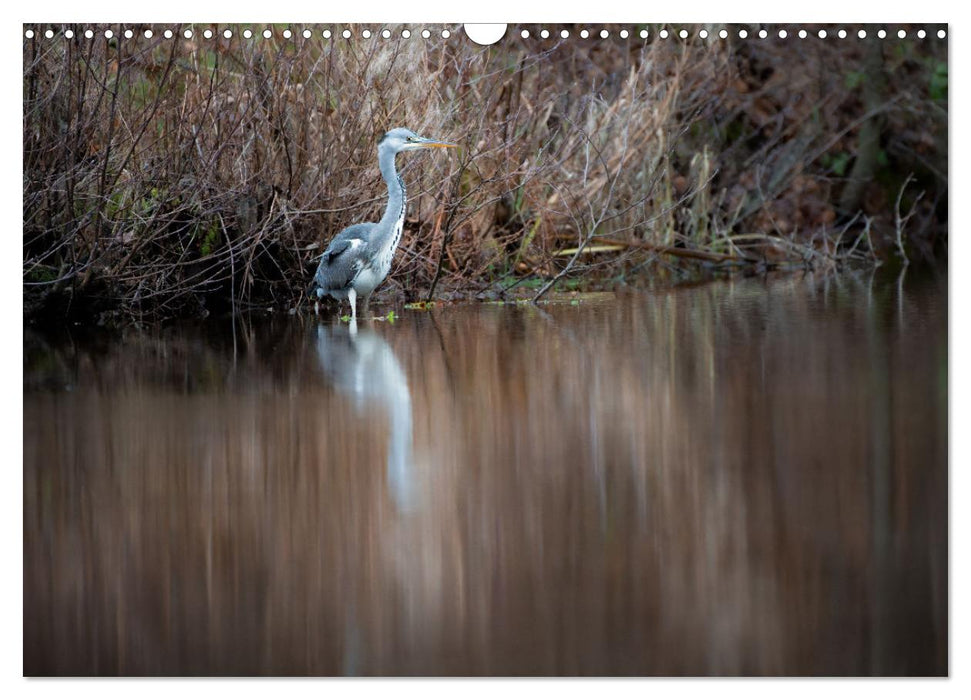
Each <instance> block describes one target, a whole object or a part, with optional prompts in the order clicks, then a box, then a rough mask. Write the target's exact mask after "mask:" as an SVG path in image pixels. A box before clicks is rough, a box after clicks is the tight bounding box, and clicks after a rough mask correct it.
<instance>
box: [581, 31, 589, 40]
mask: <svg viewBox="0 0 971 700" xmlns="http://www.w3.org/2000/svg"><path fill="white" fill-rule="evenodd" d="M589 36H590V32H588V31H587V30H586V29H581V30H580V38H581V39H586V38H587V37H589Z"/></svg>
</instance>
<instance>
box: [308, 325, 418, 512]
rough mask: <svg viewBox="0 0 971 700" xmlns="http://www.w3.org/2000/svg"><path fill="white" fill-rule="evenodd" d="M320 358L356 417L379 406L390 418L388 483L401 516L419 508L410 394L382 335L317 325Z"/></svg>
mask: <svg viewBox="0 0 971 700" xmlns="http://www.w3.org/2000/svg"><path fill="white" fill-rule="evenodd" d="M317 359H318V361H319V362H320V367H321V369H322V370H323V371H324V374H325V375H326V376H327V378H328V380H329V381H330V383H331V385H332V386H333V387H334V388H336V389H337V390H338V391H339V392H341V393H342V394H344V395H345V396H347V397H349V398H350V399H351V400H352V401H353V402H354V408H355V409H356V411H357V412H358V415H364V414H365V413H366V412H367V411H369V410H371V409H373V407H375V406H379V407H381V408H382V409H383V410H384V411H385V413H386V414H387V417H388V424H389V426H390V436H389V440H388V466H387V480H388V481H387V484H388V491H389V492H390V494H391V498H392V499H393V500H394V503H395V506H396V507H397V508H398V511H399V512H403V513H407V512H410V511H413V510H414V509H415V508H416V507H417V505H418V498H417V487H416V484H415V474H414V462H413V455H412V433H411V425H412V419H411V392H410V391H409V390H408V378H407V376H405V373H404V370H402V368H401V364H400V363H399V362H398V358H397V356H396V355H395V353H394V350H392V349H391V346H390V345H388V344H387V343H386V342H385V341H384V339H383V338H381V336H380V335H378V334H377V333H375V332H374V331H371V330H368V329H364V330H361V331H358V329H357V324H353V325H351V326H350V327H349V328H345V327H343V326H335V327H327V326H324V325H322V324H319V325H318V326H317Z"/></svg>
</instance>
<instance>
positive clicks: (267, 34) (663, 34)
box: [24, 28, 947, 39]
mask: <svg viewBox="0 0 971 700" xmlns="http://www.w3.org/2000/svg"><path fill="white" fill-rule="evenodd" d="M99 33H103V34H104V37H105V38H106V39H111V38H112V37H114V36H115V34H114V32H113V31H112V30H111V29H105V30H104V31H103V32H99ZM140 33H141V34H142V36H144V37H145V38H146V39H151V38H152V37H154V36H155V32H154V30H152V29H144V30H140ZM199 33H200V34H201V36H202V37H203V38H205V39H212V38H213V37H214V36H216V34H217V33H220V34H222V36H223V37H224V38H226V39H231V38H232V37H233V36H234V32H233V30H232V29H228V28H227V29H223V30H222V31H221V32H217V31H216V30H213V29H204V30H202V31H201V32H199ZM436 33H439V32H438V31H436ZM733 33H735V35H736V36H738V38H739V39H747V38H748V37H749V36H753V37H755V36H757V37H758V38H760V39H766V38H768V37H769V36H770V32H769V31H768V30H767V29H760V30H758V31H757V32H752V33H750V32H749V30H748V29H745V28H741V29H738V30H737V31H735V32H733ZM873 33H874V35H875V36H876V37H877V38H879V39H885V38H886V37H887V36H888V35H890V34H891V33H892V30H891V32H888V31H887V30H886V29H882V28H881V29H878V30H876V31H875V32H873ZM57 34H61V36H63V37H64V38H65V39H73V38H74V30H72V29H65V30H64V31H63V32H55V31H54V30H53V29H46V30H44V31H43V36H44V37H45V38H47V39H53V38H54V37H55V36H57ZM240 34H241V35H242V37H243V38H244V39H252V38H253V37H254V36H257V35H260V36H262V37H263V38H264V39H271V38H273V35H274V32H273V30H271V29H264V30H263V31H262V32H254V31H253V30H251V29H244V30H242V31H241V32H240ZM280 34H281V35H282V36H283V38H284V39H292V38H293V37H294V36H295V32H293V31H292V30H290V29H284V30H282V32H280ZM299 34H300V35H301V36H302V37H303V38H304V39H310V38H313V36H314V32H313V31H311V30H310V29H304V30H303V31H301V32H299ZM355 34H357V35H358V36H360V38H362V39H370V38H371V37H373V36H378V35H379V36H381V37H383V38H385V39H390V38H391V37H392V35H393V34H399V35H400V36H401V37H402V38H403V39H409V38H411V35H412V32H411V30H410V29H402V30H401V31H400V32H392V31H391V30H390V29H383V30H381V31H380V32H372V31H371V30H370V29H361V30H359V33H358V32H352V31H351V30H350V29H344V30H342V31H339V32H335V31H331V30H330V29H324V30H322V31H321V32H320V36H321V37H322V38H323V39H330V38H332V37H335V36H341V37H343V38H344V39H350V38H352V37H354V36H355ZM635 34H636V36H639V37H640V38H641V39H647V38H648V37H649V36H650V32H648V30H646V29H641V30H639V31H637V32H631V31H629V30H627V29H621V30H620V31H619V32H617V35H618V36H619V37H620V38H621V39H627V38H629V37H631V36H633V35H635ZM772 34H775V36H778V38H780V39H786V38H788V37H789V36H790V32H789V30H787V29H778V30H774V31H773V32H772ZM793 34H794V35H795V36H797V37H799V38H800V39H805V38H807V37H808V36H810V35H811V34H815V36H817V37H818V38H820V39H826V38H827V37H829V36H831V35H832V36H835V37H837V38H840V39H845V38H846V37H848V36H851V32H850V31H848V30H846V29H837V30H832V32H830V31H827V30H826V29H819V30H814V31H813V32H809V31H807V30H806V29H799V30H796V31H794V32H793ZM36 35H37V34H36V33H35V32H34V30H33V29H27V30H25V31H24V36H25V37H26V38H27V39H33V38H34V36H36ZM121 35H122V36H124V37H125V38H126V39H132V38H134V36H135V31H134V30H132V29H125V30H123V31H122V32H121ZM440 35H441V37H442V38H443V39H448V38H449V37H450V36H451V35H452V32H451V31H450V30H449V29H442V30H441V32H440ZM538 35H539V38H541V39H549V38H550V37H551V36H553V35H554V33H551V32H550V30H548V29H541V30H540V31H539V32H538ZM558 35H559V38H561V39H569V38H570V36H571V32H570V30H569V29H561V30H559V32H558ZM577 35H578V36H579V37H580V38H581V39H588V38H590V37H591V36H594V37H596V36H599V37H600V38H601V39H609V38H610V36H611V33H610V31H609V30H607V29H601V30H600V31H599V33H598V32H591V31H590V30H588V29H581V30H580V31H579V32H577ZM656 35H657V37H658V38H660V39H667V38H668V37H674V36H677V37H679V38H681V39H688V38H690V37H691V36H692V32H689V31H688V30H687V29H681V30H678V31H674V30H668V29H661V30H659V31H657V32H656ZM694 35H695V36H697V37H698V38H699V39H708V38H709V37H711V38H714V37H715V36H717V37H718V38H720V39H727V38H728V36H729V31H728V30H727V29H721V30H719V31H717V32H709V31H708V30H707V29H699V30H698V31H697V32H694ZM896 35H897V38H898V39H905V38H907V36H908V33H907V30H905V29H898V30H897V32H896ZM82 36H84V38H86V39H93V38H94V36H95V31H94V30H92V29H86V30H84V32H83V33H82ZM162 36H163V37H165V38H166V39H171V38H173V37H174V36H175V31H173V30H172V29H165V30H163V31H162ZM182 36H183V37H184V38H186V39H191V38H192V37H193V36H195V32H194V31H193V30H192V29H184V30H182ZM419 36H421V37H422V38H423V39H430V38H431V36H432V32H431V31H430V30H428V29H423V30H421V32H419ZM520 36H521V37H522V38H523V39H528V38H530V36H531V34H530V31H529V30H528V29H523V30H521V31H520ZM856 36H857V37H858V38H860V39H865V38H867V36H868V32H867V30H866V29H859V30H857V31H856ZM915 36H916V37H917V38H918V39H924V38H926V37H927V31H926V30H924V29H918V30H917V31H916V32H915ZM946 36H947V32H946V31H945V30H944V29H939V30H937V38H938V39H944V38H945V37H946Z"/></svg>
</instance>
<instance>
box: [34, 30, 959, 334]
mask: <svg viewBox="0 0 971 700" xmlns="http://www.w3.org/2000/svg"><path fill="white" fill-rule="evenodd" d="M51 28H52V29H54V31H55V38H53V39H48V38H45V37H43V36H42V34H41V32H38V33H37V36H36V37H35V38H33V39H25V40H24V83H23V89H24V94H23V97H24V100H23V109H24V112H23V114H24V118H23V127H24V174H23V187H24V239H23V265H24V267H23V276H24V308H25V319H30V320H33V319H40V318H64V317H67V316H75V317H84V318H94V319H100V320H102V321H120V322H124V321H126V320H131V319H144V318H151V319H165V318H173V317H185V316H197V315H205V314H207V313H212V312H223V311H227V310H235V309H246V308H253V307H263V308H265V307H274V308H278V309H286V308H291V307H293V306H295V305H299V304H301V303H304V298H303V297H304V294H305V290H306V287H307V281H308V280H309V279H310V277H311V275H312V273H313V269H314V268H315V266H316V261H317V257H318V256H319V255H320V253H321V252H322V251H323V248H324V247H325V246H326V244H327V242H328V241H329V239H330V238H331V237H332V236H333V235H334V234H336V233H337V232H338V231H340V230H341V229H342V228H343V227H345V226H347V225H349V224H351V223H354V222H358V221H365V220H376V219H377V218H379V217H380V214H381V211H382V209H383V206H384V202H385V199H384V197H385V191H384V187H383V183H382V181H381V179H380V176H379V173H378V170H377V163H376V142H377V140H378V138H380V136H381V135H382V134H383V133H384V131H386V130H387V129H389V128H392V127H395V126H407V127H409V128H411V129H413V130H415V131H417V132H418V133H421V134H423V135H426V136H432V137H436V138H442V139H447V140H450V141H454V142H457V143H460V144H461V145H462V146H463V148H462V149H461V150H460V151H459V152H457V153H455V154H452V155H451V156H449V157H445V156H444V154H442V153H434V154H424V155H411V156H402V157H400V158H399V162H398V166H399V169H401V170H402V171H403V176H404V178H405V180H406V182H407V183H408V192H409V196H410V204H409V210H408V218H407V220H406V226H405V232H404V236H403V238H402V242H401V247H400V249H399V252H398V253H397V255H396V258H395V264H394V266H393V268H392V274H391V277H390V278H389V281H388V282H386V283H385V285H383V287H382V291H383V293H384V295H385V297H386V298H392V299H396V300H399V301H405V302H414V301H421V300H427V299H443V298H457V297H458V298H463V297H479V298H482V297H488V298H497V297H498V298H502V297H503V296H505V295H519V296H530V297H535V296H537V295H542V294H545V293H547V292H548V291H549V290H551V289H563V288H578V287H579V288H588V289H592V288H604V287H612V286H616V285H636V286H644V285H649V284H669V283H671V282H673V281H677V280H680V279H684V278H694V277H697V276H698V275H699V274H708V273H711V272H713V271H721V270H727V271H732V270H747V271H759V270H766V269H776V268H780V267H782V268H785V267H795V268H801V267H808V268H814V269H819V268H833V267H839V266H841V265H845V264H879V263H881V262H885V261H904V260H910V259H919V260H933V259H938V260H940V259H943V258H946V248H947V105H948V103H947V53H946V51H947V49H946V41H942V40H937V39H933V38H930V39H926V40H923V41H918V40H916V39H908V40H898V39H894V38H887V39H882V40H881V39H877V38H876V37H873V36H871V38H869V39H865V40H862V39H859V40H858V39H847V40H841V41H837V40H834V39H829V40H824V39H818V38H816V37H815V30H816V28H815V27H807V29H810V32H809V37H808V38H806V39H796V38H795V37H794V36H791V37H790V38H789V39H786V40H782V39H777V38H776V39H774V38H768V39H756V38H754V36H755V32H756V31H757V28H749V31H750V36H751V37H752V38H749V39H745V40H743V39H738V38H737V30H738V28H737V27H731V28H730V29H731V31H730V32H729V37H730V38H728V39H724V40H722V39H717V40H716V39H714V38H709V39H700V38H697V36H695V37H694V38H689V39H685V40H682V39H677V38H675V36H676V29H677V28H669V29H671V31H672V36H671V37H670V38H667V39H660V38H659V36H658V30H659V27H656V26H649V27H644V28H646V29H647V30H648V36H647V38H646V39H641V38H639V30H640V29H641V27H637V28H634V31H633V32H632V34H631V36H630V37H629V38H627V39H621V38H619V37H618V29H619V28H616V27H608V30H609V31H610V36H611V38H609V39H606V40H602V39H597V38H590V39H585V40H584V39H580V38H579V37H578V36H577V28H574V27H569V29H570V33H571V38H569V39H560V38H558V37H559V28H555V29H556V30H555V31H553V32H552V37H553V38H550V39H546V40H544V39H540V38H538V30H539V28H538V27H532V26H526V27H525V29H527V30H529V31H530V32H531V35H532V37H533V38H529V39H523V38H522V37H521V35H520V32H521V30H522V29H523V28H524V27H519V26H516V27H513V26H510V27H509V29H508V31H507V33H506V36H505V38H504V39H503V40H502V41H501V42H499V43H498V44H496V45H493V46H490V47H482V46H478V45H476V44H474V43H472V42H471V41H469V40H468V39H467V38H466V37H465V36H464V34H463V33H462V32H461V28H460V27H450V29H451V37H450V38H449V39H447V40H445V39H434V40H424V39H420V38H419V37H418V30H416V29H413V33H412V35H411V37H410V38H407V39H406V38H403V37H401V27H400V26H389V27H387V28H388V29H391V30H392V33H391V37H390V38H383V37H381V32H382V30H383V29H385V27H370V30H371V33H372V34H371V38H369V39H366V40H365V39H358V38H355V39H352V40H346V39H343V38H341V37H340V36H339V35H338V34H336V33H335V35H334V36H333V38H330V39H324V38H322V36H321V28H320V27H316V26H308V27H302V26H288V27H287V28H289V29H290V30H291V31H292V36H291V38H284V37H283V36H282V27H280V28H276V29H275V30H274V31H273V37H272V38H269V39H264V38H262V35H261V34H260V32H261V31H262V27H254V28H253V29H255V30H256V31H255V32H254V37H253V38H250V39H246V38H243V36H242V30H243V27H242V26H233V27H231V30H232V37H231V38H226V37H225V36H224V34H223V31H224V29H225V27H222V26H215V25H207V26H202V25H193V26H179V27H171V29H172V31H173V34H174V37H173V38H165V37H164V35H163V31H162V29H163V28H160V27H155V28H154V30H155V31H154V36H153V38H145V37H144V29H145V27H132V28H133V29H135V35H134V38H132V39H125V38H122V31H123V29H124V27H120V26H112V27H110V29H112V30H113V37H112V38H110V39H109V38H105V36H104V34H105V32H104V30H105V29H107V28H109V27H107V26H104V27H100V28H99V27H92V28H93V29H95V32H94V38H93V39H87V38H84V37H83V29H84V28H79V27H74V31H75V35H74V38H72V39H66V38H64V37H63V31H64V29H66V28H67V27H62V26H52V27H51ZM207 28H208V29H211V30H212V33H213V36H212V38H204V36H203V31H204V30H205V29H207ZM720 28H721V27H720V26H712V27H708V31H709V34H710V36H711V37H715V36H716V35H717V32H718V30H719V29H720ZM187 29H188V30H190V31H191V37H190V38H186V36H185V31H186V30H187ZM304 29H308V30H310V31H311V36H310V38H303V31H304ZM361 29H362V28H361V27H356V28H355V30H356V31H357V33H359V32H360V30H361ZM441 29H442V28H441V27H439V28H437V32H436V33H434V34H433V35H434V36H437V35H438V34H440V33H441ZM695 29H697V28H696V27H694V28H693V30H695ZM696 33H697V32H695V31H693V32H692V34H695V35H696ZM871 34H872V33H871ZM772 36H775V32H773V33H771V34H770V37H772ZM433 156H434V157H433Z"/></svg>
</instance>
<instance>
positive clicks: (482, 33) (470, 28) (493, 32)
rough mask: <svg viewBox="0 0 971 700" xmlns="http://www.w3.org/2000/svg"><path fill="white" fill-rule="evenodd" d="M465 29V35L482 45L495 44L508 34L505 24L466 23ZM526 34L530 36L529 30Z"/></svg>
mask: <svg viewBox="0 0 971 700" xmlns="http://www.w3.org/2000/svg"><path fill="white" fill-rule="evenodd" d="M464 29H465V35H466V36H467V37H469V38H470V39H471V40H472V41H474V42H475V43H476V44H479V45H480V46H488V45H489V44H495V43H496V42H497V41H499V40H500V39H501V38H502V37H504V36H505V35H506V25H505V24H466V25H465V26H464ZM523 31H525V30H523ZM526 36H529V33H528V32H527V33H526ZM526 36H524V37H523V38H524V39H525V38H526Z"/></svg>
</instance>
